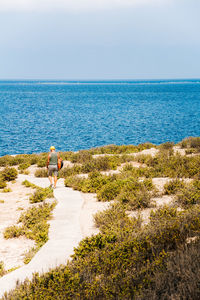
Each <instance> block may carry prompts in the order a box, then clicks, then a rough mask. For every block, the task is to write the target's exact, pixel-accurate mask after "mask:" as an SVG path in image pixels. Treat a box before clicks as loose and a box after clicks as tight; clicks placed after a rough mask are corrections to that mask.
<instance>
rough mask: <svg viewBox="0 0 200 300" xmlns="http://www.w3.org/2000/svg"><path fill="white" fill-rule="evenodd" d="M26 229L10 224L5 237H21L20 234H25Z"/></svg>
mask: <svg viewBox="0 0 200 300" xmlns="http://www.w3.org/2000/svg"><path fill="white" fill-rule="evenodd" d="M24 234H25V231H24V229H23V228H22V227H19V226H16V225H13V226H9V227H7V228H6V229H5V231H4V238H5V239H11V238H15V237H19V236H20V235H24Z"/></svg>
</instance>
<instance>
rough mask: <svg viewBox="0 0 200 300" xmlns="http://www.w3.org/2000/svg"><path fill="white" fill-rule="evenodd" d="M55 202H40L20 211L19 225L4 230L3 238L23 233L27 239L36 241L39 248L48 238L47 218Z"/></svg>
mask: <svg viewBox="0 0 200 300" xmlns="http://www.w3.org/2000/svg"><path fill="white" fill-rule="evenodd" d="M55 205H56V203H55V202H54V203H52V204H42V205H39V206H37V207H31V208H29V209H28V210H27V211H26V212H25V213H22V214H21V216H20V218H19V220H18V223H21V226H20V227H19V226H16V225H13V226H10V227H7V228H6V229H5V231H4V238H6V239H8V238H13V237H19V236H21V235H25V236H26V237H27V238H29V239H33V240H35V241H36V244H37V249H39V248H40V247H41V246H42V245H43V244H44V243H46V241H47V240H48V229H49V224H47V220H49V219H50V217H51V211H52V210H53V209H54V207H55Z"/></svg>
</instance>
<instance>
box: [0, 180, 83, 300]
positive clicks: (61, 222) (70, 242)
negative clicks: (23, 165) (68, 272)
mask: <svg viewBox="0 0 200 300" xmlns="http://www.w3.org/2000/svg"><path fill="white" fill-rule="evenodd" d="M25 179H27V180H29V181H30V182H32V183H34V184H36V185H38V186H41V187H46V186H49V181H48V179H47V178H35V177H32V176H28V175H19V177H18V180H19V181H21V182H22V181H23V180H25ZM54 197H55V198H56V200H57V202H58V204H57V205H56V207H55V209H54V211H53V218H52V220H50V221H49V223H50V229H49V240H48V242H47V243H46V244H45V245H44V246H43V247H42V248H41V249H40V250H39V251H38V252H37V254H36V255H35V256H34V258H33V259H32V260H31V261H30V263H29V264H27V265H25V266H23V267H21V268H19V269H17V270H15V271H13V272H11V273H9V274H7V275H5V276H3V277H1V278H0V297H2V296H3V295H4V293H5V292H8V291H10V290H12V289H14V288H15V286H16V282H17V281H18V282H23V281H24V280H25V279H26V278H28V279H30V280H31V279H32V275H33V273H35V272H38V273H39V274H42V273H44V272H47V271H48V270H49V269H51V268H55V267H56V266H59V265H60V264H65V263H66V261H67V259H69V258H70V255H71V254H72V253H73V249H74V247H76V246H77V245H78V243H79V242H80V241H81V239H82V234H81V229H80V221H79V217H80V212H81V207H82V205H83V198H82V196H81V193H79V192H78V191H74V190H72V189H70V188H66V187H64V183H63V180H62V179H60V180H59V181H58V185H57V188H56V189H55V190H54Z"/></svg>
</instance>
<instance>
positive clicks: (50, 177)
mask: <svg viewBox="0 0 200 300" xmlns="http://www.w3.org/2000/svg"><path fill="white" fill-rule="evenodd" d="M49 181H50V185H51V186H53V184H52V176H49Z"/></svg>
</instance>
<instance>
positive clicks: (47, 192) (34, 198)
mask: <svg viewBox="0 0 200 300" xmlns="http://www.w3.org/2000/svg"><path fill="white" fill-rule="evenodd" d="M46 198H53V190H52V189H51V188H49V187H48V188H37V189H36V191H35V192H34V194H33V195H31V196H30V198H29V200H30V203H37V202H42V201H44V200H45V199H46Z"/></svg>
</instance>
